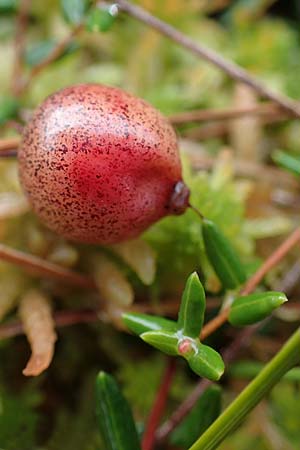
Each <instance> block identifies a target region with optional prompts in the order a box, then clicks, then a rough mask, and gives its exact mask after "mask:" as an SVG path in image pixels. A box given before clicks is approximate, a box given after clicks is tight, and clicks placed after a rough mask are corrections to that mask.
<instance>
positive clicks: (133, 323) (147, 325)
mask: <svg viewBox="0 0 300 450" xmlns="http://www.w3.org/2000/svg"><path fill="white" fill-rule="evenodd" d="M122 319H123V322H124V323H125V325H126V326H127V328H128V329H129V330H130V331H132V332H133V333H136V334H142V333H145V332H147V331H156V330H161V329H162V328H163V329H164V330H166V331H174V332H175V331H176V330H177V324H176V322H174V321H173V320H168V319H164V318H163V317H160V316H151V315H150V314H139V313H124V314H123V315H122Z"/></svg>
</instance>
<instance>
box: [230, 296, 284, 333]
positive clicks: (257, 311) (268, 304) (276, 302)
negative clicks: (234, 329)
mask: <svg viewBox="0 0 300 450" xmlns="http://www.w3.org/2000/svg"><path fill="white" fill-rule="evenodd" d="M287 300H288V299H287V298H286V296H285V294H283V293H282V292H274V291H269V292H261V293H258V294H251V295H245V296H244V297H238V298H236V299H235V300H234V302H233V303H232V305H231V307H230V312H229V318H228V320H229V322H230V323H231V324H232V325H235V326H244V325H251V324H252V323H256V322H259V321H260V320H263V319H265V318H266V317H268V316H269V315H270V314H271V313H272V311H274V309H276V308H278V307H279V306H281V305H282V304H283V303H285V302H287Z"/></svg>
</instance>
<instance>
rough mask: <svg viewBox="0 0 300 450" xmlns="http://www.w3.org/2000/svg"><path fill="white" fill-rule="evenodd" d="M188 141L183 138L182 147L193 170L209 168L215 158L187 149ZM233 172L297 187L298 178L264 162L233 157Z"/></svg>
mask: <svg viewBox="0 0 300 450" xmlns="http://www.w3.org/2000/svg"><path fill="white" fill-rule="evenodd" d="M188 142H189V141H187V140H183V142H182V147H183V150H184V152H185V153H187V155H188V157H189V160H190V161H191V164H192V167H193V169H195V170H210V169H211V168H212V167H213V166H214V164H215V162H216V159H215V158H213V157H211V156H209V155H207V154H206V153H205V152H201V151H199V148H198V147H197V149H195V150H194V149H192V150H189V149H188V145H185V143H186V144H188ZM233 169H234V172H235V173H236V174H237V175H238V176H240V177H246V178H251V179H254V180H257V179H263V180H264V181H265V182H268V183H270V184H276V186H277V187H278V186H284V187H289V188H291V189H298V186H299V183H298V180H297V179H296V178H295V177H294V176H293V175H292V174H290V173H288V172H285V171H283V170H281V169H279V168H277V167H273V166H269V165H266V164H258V163H256V162H252V161H244V160H239V159H235V160H234V161H233Z"/></svg>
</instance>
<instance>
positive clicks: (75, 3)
mask: <svg viewBox="0 0 300 450" xmlns="http://www.w3.org/2000/svg"><path fill="white" fill-rule="evenodd" d="M88 6H89V0H61V8H62V11H63V15H64V17H65V19H66V21H67V22H69V23H71V24H73V25H79V24H80V22H82V20H83V18H84V15H85V13H86V11H87V9H88Z"/></svg>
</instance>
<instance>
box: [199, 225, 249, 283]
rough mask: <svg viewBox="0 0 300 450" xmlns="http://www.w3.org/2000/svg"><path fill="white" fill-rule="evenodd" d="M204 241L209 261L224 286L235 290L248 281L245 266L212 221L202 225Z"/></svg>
mask: <svg viewBox="0 0 300 450" xmlns="http://www.w3.org/2000/svg"><path fill="white" fill-rule="evenodd" d="M202 233H203V240H204V244H205V250H206V253H207V256H208V259H209V261H210V263H211V265H212V266H213V268H214V270H215V272H216V274H217V275H218V277H219V279H220V281H221V282H222V284H223V286H224V287H225V288H228V289H234V288H236V287H238V286H239V285H240V284H242V283H244V281H245V280H246V275H245V272H244V270H243V266H242V264H241V262H240V260H239V258H238V256H237V254H236V253H235V252H234V250H233V248H232V247H231V244H230V242H229V241H228V240H227V238H226V237H225V236H224V235H223V234H222V233H221V231H220V230H219V229H218V227H217V226H216V225H215V224H214V223H213V222H211V221H210V220H207V219H204V220H203V224H202Z"/></svg>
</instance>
